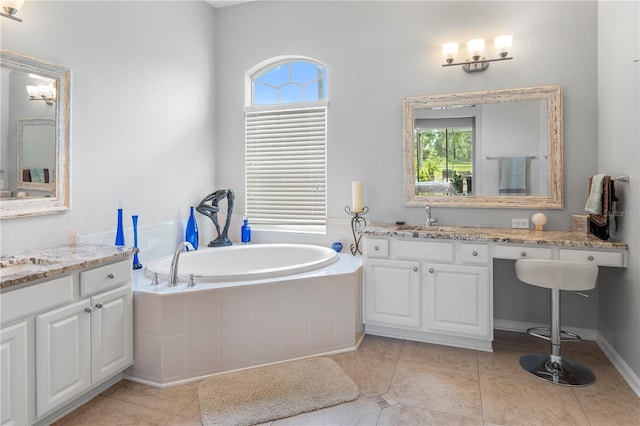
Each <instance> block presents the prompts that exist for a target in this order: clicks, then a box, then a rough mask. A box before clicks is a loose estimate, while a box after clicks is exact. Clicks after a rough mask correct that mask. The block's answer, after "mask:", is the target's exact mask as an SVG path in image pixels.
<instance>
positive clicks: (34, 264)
mask: <svg viewBox="0 0 640 426" xmlns="http://www.w3.org/2000/svg"><path fill="white" fill-rule="evenodd" d="M134 250H135V249H134V248H133V247H123V246H111V245H106V244H78V245H77V246H67V245H63V246H58V247H52V248H48V249H42V250H34V251H29V252H25V253H20V254H16V255H12V256H2V257H0V283H1V291H3V292H4V291H6V290H8V289H9V288H10V287H14V286H19V285H21V284H25V283H28V282H31V281H36V280H40V279H43V278H54V277H56V276H57V275H62V274H65V273H67V272H71V271H74V270H77V269H82V268H86V267H88V266H93V265H99V264H101V263H107V262H111V261H115V260H120V259H126V258H127V257H129V256H131V255H132V254H133V253H134ZM5 268H6V269H5ZM12 290H13V289H12Z"/></svg>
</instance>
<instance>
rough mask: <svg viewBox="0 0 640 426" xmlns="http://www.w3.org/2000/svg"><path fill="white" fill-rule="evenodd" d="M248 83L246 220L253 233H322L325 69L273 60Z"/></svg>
mask: <svg viewBox="0 0 640 426" xmlns="http://www.w3.org/2000/svg"><path fill="white" fill-rule="evenodd" d="M246 78H247V85H246V89H247V91H249V93H247V95H248V96H246V100H247V107H246V112H245V190H246V191H245V206H246V211H245V214H246V216H247V217H248V218H249V219H250V221H251V223H252V224H253V225H254V227H256V229H273V230H287V231H298V232H324V231H325V226H326V216H327V203H326V198H327V197H326V182H327V179H326V168H327V167H326V151H327V149H326V145H327V137H326V135H327V133H326V130H327V68H326V66H325V65H323V64H322V63H320V62H318V61H315V60H313V59H310V58H303V57H287V58H274V59H272V60H270V61H268V62H266V63H262V64H260V65H258V66H256V67H254V68H253V70H250V71H249V72H247V74H246Z"/></svg>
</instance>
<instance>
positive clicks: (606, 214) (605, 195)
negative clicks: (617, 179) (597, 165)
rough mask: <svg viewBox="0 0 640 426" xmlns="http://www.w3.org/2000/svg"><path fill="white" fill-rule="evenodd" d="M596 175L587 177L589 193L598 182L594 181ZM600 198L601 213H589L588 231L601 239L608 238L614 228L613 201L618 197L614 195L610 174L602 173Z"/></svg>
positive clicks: (614, 190) (613, 185)
mask: <svg viewBox="0 0 640 426" xmlns="http://www.w3.org/2000/svg"><path fill="white" fill-rule="evenodd" d="M597 176H598V175H596V176H593V178H590V179H589V194H592V193H593V191H594V188H593V187H594V186H596V184H597V183H598V182H597V181H596V177H597ZM598 180H599V179H598ZM596 190H597V189H596ZM590 196H591V195H590ZM600 200H601V203H600V204H601V210H600V211H601V213H600V214H593V213H592V214H590V215H589V232H591V234H593V235H595V236H596V237H598V238H600V239H601V240H608V239H609V233H610V232H613V231H614V230H615V220H616V216H615V211H614V209H615V202H616V201H618V198H617V197H616V189H615V184H614V181H613V180H612V179H611V176H606V175H604V176H603V177H602V197H601V199H600ZM585 209H586V206H585Z"/></svg>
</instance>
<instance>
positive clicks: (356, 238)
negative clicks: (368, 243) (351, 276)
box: [344, 206, 369, 256]
mask: <svg viewBox="0 0 640 426" xmlns="http://www.w3.org/2000/svg"><path fill="white" fill-rule="evenodd" d="M344 211H345V212H347V214H348V215H350V216H353V217H352V218H351V232H352V233H353V244H351V245H350V246H349V249H350V250H351V254H352V255H354V256H355V255H356V254H358V253H360V254H362V250H361V249H360V239H362V234H361V235H356V231H357V230H358V229H360V228H361V227H363V226H367V220H366V219H365V218H364V217H362V216H364V215H365V214H367V212H368V211H369V207H367V206H364V207H363V208H362V211H361V212H353V211H351V208H350V207H349V206H346V207H345V208H344Z"/></svg>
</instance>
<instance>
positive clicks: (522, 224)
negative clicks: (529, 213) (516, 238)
mask: <svg viewBox="0 0 640 426" xmlns="http://www.w3.org/2000/svg"><path fill="white" fill-rule="evenodd" d="M511 227H512V228H521V229H529V219H511Z"/></svg>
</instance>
